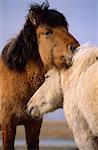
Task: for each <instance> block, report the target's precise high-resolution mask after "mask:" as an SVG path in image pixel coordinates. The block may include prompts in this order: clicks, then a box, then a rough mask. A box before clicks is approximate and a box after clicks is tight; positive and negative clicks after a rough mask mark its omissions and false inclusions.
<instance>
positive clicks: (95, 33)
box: [0, 0, 98, 119]
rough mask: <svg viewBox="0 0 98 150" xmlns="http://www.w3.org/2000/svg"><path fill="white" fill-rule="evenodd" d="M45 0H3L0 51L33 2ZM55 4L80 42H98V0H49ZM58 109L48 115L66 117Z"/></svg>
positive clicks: (18, 26) (51, 4) (53, 5)
mask: <svg viewBox="0 0 98 150" xmlns="http://www.w3.org/2000/svg"><path fill="white" fill-rule="evenodd" d="M43 1H44V0H0V51H1V50H2V48H3V46H4V45H5V43H6V42H7V41H8V40H9V39H11V38H12V37H13V36H15V35H17V33H19V31H20V29H21V28H22V27H23V24H24V22H25V16H26V15H27V11H28V6H29V4H30V3H32V2H33V3H34V2H37V3H40V2H43ZM48 1H49V3H50V7H51V8H55V9H57V10H58V11H60V12H62V13H63V14H64V15H65V17H66V18H67V21H68V23H69V31H70V32H71V33H72V34H73V35H74V36H75V37H76V39H77V40H78V41H79V42H80V44H82V43H84V42H86V41H91V42H92V43H95V44H96V45H98V0H48ZM63 117H64V116H63V112H62V111H57V112H56V113H52V115H48V118H50V119H51V118H53V119H57V118H59V119H63ZM46 118H47V117H46Z"/></svg>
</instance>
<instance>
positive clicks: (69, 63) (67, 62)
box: [62, 56, 72, 68]
mask: <svg viewBox="0 0 98 150" xmlns="http://www.w3.org/2000/svg"><path fill="white" fill-rule="evenodd" d="M62 60H63V62H64V64H65V67H66V68H69V67H70V66H72V57H69V56H62Z"/></svg>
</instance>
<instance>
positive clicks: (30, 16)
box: [29, 10, 38, 27]
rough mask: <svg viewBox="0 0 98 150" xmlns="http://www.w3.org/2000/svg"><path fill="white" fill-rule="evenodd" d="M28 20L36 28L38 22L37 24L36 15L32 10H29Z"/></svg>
mask: <svg viewBox="0 0 98 150" xmlns="http://www.w3.org/2000/svg"><path fill="white" fill-rule="evenodd" d="M29 19H30V21H31V23H32V24H33V25H34V26H35V27H37V25H38V22H37V20H38V18H37V15H36V13H35V12H34V11H33V10H31V11H30V13H29Z"/></svg>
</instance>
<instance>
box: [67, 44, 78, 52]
mask: <svg viewBox="0 0 98 150" xmlns="http://www.w3.org/2000/svg"><path fill="white" fill-rule="evenodd" d="M68 50H69V51H71V52H72V53H74V52H75V51H76V50H77V48H76V47H75V46H74V45H69V46H68Z"/></svg>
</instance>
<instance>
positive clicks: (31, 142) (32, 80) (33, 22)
mask: <svg viewBox="0 0 98 150" xmlns="http://www.w3.org/2000/svg"><path fill="white" fill-rule="evenodd" d="M78 46H79V43H78V42H77V40H76V39H75V38H74V37H73V36H72V35H71V34H70V33H69V32H68V23H67V21H66V19H65V17H64V16H63V14H61V13H60V12H58V11H56V10H52V9H49V5H48V4H47V3H44V4H42V5H37V4H36V5H31V7H30V10H29V14H28V16H27V19H26V23H25V25H24V28H23V29H22V30H21V32H20V33H19V35H18V36H17V37H16V38H13V39H12V40H11V41H10V42H9V43H8V44H7V45H6V46H5V47H4V49H3V51H2V54H1V56H0V114H1V115H0V124H1V129H2V139H3V144H2V149H3V150H14V140H15V134H16V127H17V125H24V126H25V132H26V141H27V148H28V150H33V149H34V150H35V149H39V133H40V128H41V123H42V120H34V119H32V118H31V116H29V115H28V114H27V113H26V105H27V102H28V101H29V99H30V98H31V96H32V95H33V94H34V92H35V91H36V90H37V89H38V88H39V87H40V86H41V84H42V83H43V82H44V75H45V73H46V72H47V71H48V70H49V69H51V68H52V67H53V66H55V67H59V68H61V67H64V66H65V67H66V68H68V67H69V66H70V65H71V64H70V60H71V58H72V56H73V53H74V51H75V49H76V47H78Z"/></svg>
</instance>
